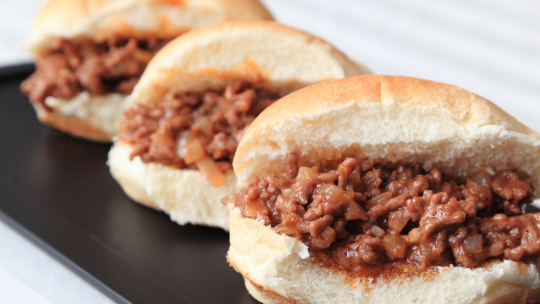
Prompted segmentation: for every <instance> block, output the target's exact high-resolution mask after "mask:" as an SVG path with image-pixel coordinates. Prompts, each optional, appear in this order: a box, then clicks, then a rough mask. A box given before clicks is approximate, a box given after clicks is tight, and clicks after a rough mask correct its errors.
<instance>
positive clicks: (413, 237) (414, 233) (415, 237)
mask: <svg viewBox="0 0 540 304" xmlns="http://www.w3.org/2000/svg"><path fill="white" fill-rule="evenodd" d="M407 237H408V240H409V242H411V243H416V242H418V241H419V240H420V228H413V229H411V231H409V235H408V236H407Z"/></svg>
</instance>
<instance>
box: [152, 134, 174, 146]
mask: <svg viewBox="0 0 540 304" xmlns="http://www.w3.org/2000/svg"><path fill="white" fill-rule="evenodd" d="M150 138H151V139H152V142H154V143H156V144H158V145H161V146H165V147H170V148H172V147H174V141H173V140H172V139H171V138H170V137H169V136H165V135H163V134H161V133H160V132H154V133H152V135H150Z"/></svg>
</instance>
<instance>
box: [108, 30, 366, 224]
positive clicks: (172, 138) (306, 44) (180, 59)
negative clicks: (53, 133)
mask: <svg viewBox="0 0 540 304" xmlns="http://www.w3.org/2000/svg"><path fill="white" fill-rule="evenodd" d="M367 72H368V71H367V70H366V69H365V68H364V67H363V66H361V65H358V64H356V63H354V62H352V61H351V60H349V59H348V58H347V57H345V55H343V54H342V53H340V52H339V51H337V50H336V49H335V48H334V47H332V46H331V45H330V44H328V43H326V42H324V41H322V40H320V39H318V38H316V37H314V36H312V35H309V34H307V33H304V32H301V31H298V30H295V29H292V28H289V27H287V26H284V25H280V24H277V23H274V22H270V21H232V22H226V23H221V24H216V25H212V26H209V27H206V28H201V29H197V30H193V31H191V32H189V33H187V34H185V35H182V36H181V37H178V38H176V39H175V40H174V41H172V42H171V43H169V44H168V45H167V46H166V47H165V48H163V49H162V50H161V51H160V52H159V53H158V54H157V55H156V56H155V57H154V59H152V61H151V62H150V64H149V65H148V67H147V69H146V71H145V72H144V74H143V76H142V77H141V79H140V81H139V83H138V84H137V86H136V87H135V89H134V91H133V94H132V95H131V96H130V97H129V106H128V107H127V109H126V112H125V116H126V119H125V120H123V121H121V122H120V123H119V125H118V127H119V131H120V134H119V136H118V139H119V140H118V142H116V143H115V145H114V146H113V148H112V149H111V151H110V153H109V161H108V164H109V166H110V170H111V173H112V175H113V177H114V178H115V179H116V180H117V181H118V182H119V183H120V185H121V186H122V188H123V189H124V191H125V192H126V194H127V195H128V196H129V197H131V198H132V199H133V200H135V201H136V202H139V203H141V204H144V205H146V206H149V207H152V208H155V209H158V210H162V211H164V212H166V213H168V214H170V216H171V219H172V220H174V221H176V222H178V223H180V224H186V223H192V224H199V225H207V226H214V227H221V228H224V229H228V223H229V219H228V214H229V210H228V208H227V207H226V206H224V205H222V204H221V203H220V200H221V198H223V197H225V196H227V195H230V194H233V193H235V192H236V189H237V188H236V178H235V176H234V174H233V172H232V164H231V163H232V160H233V157H234V154H235V151H236V147H237V144H238V142H239V141H240V138H241V137H242V135H243V134H244V131H245V129H246V127H247V126H249V124H250V123H251V122H252V121H253V119H254V118H255V117H256V116H257V115H258V114H259V113H260V112H262V111H263V110H264V109H265V108H266V107H268V106H269V105H270V104H272V103H273V102H274V101H275V100H277V99H279V98H281V97H282V96H284V95H285V94H287V93H289V92H292V91H294V90H296V89H299V88H301V87H304V86H307V85H310V84H313V83H317V82H321V81H325V80H332V79H336V78H342V77H345V76H352V75H359V74H365V73H367Z"/></svg>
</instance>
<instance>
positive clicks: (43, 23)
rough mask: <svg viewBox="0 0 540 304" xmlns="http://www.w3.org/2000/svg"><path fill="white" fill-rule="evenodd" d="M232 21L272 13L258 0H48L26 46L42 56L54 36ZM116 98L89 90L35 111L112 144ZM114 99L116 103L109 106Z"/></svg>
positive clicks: (162, 32)
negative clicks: (48, 107)
mask: <svg viewBox="0 0 540 304" xmlns="http://www.w3.org/2000/svg"><path fill="white" fill-rule="evenodd" d="M230 19H270V20H271V19H272V16H271V15H270V13H268V11H267V10H266V9H265V8H264V6H263V5H262V4H261V3H260V2H259V1H257V0H49V1H46V2H45V3H44V4H43V6H42V7H41V9H40V11H39V12H38V14H37V16H36V18H35V20H34V24H33V27H32V30H31V32H30V36H29V38H28V41H27V43H26V46H27V48H28V49H30V50H31V51H32V53H33V55H34V57H35V58H36V60H39V58H40V57H41V56H42V55H43V54H46V53H47V51H48V50H49V49H50V48H51V44H52V42H53V39H52V38H54V37H64V38H67V39H76V38H79V37H88V38H91V39H93V40H94V41H96V42H103V41H106V40H107V38H108V37H109V36H110V35H112V34H117V35H121V36H124V37H140V38H144V37H149V36H150V37H159V38H171V37H175V36H177V35H180V34H183V33H185V32H187V31H189V30H191V29H194V28H198V27H202V26H206V25H209V24H212V23H216V22H221V21H224V20H230ZM81 96H82V97H81ZM118 97H119V94H108V95H105V96H97V97H96V96H90V95H89V94H88V92H86V91H85V92H82V93H81V94H79V95H78V96H76V97H74V98H73V99H71V100H64V101H61V102H56V104H57V105H62V107H61V108H68V110H67V111H66V110H65V109H59V108H58V107H53V108H54V109H55V111H54V112H46V111H44V109H43V108H41V107H39V106H37V107H36V111H37V114H38V119H39V120H40V121H41V122H42V123H44V124H47V125H50V126H52V127H54V128H56V129H59V130H61V131H63V132H66V133H68V134H71V135H74V136H77V137H82V138H86V139H89V140H93V141H98V142H111V140H112V137H113V136H114V135H116V130H115V128H114V125H115V123H116V122H117V121H118V120H120V119H121V118H122V111H117V110H118V108H119V105H120V103H121V104H123V101H121V102H120V103H119V100H118ZM122 98H125V96H122ZM49 99H54V98H49ZM110 100H113V101H111V102H112V104H108V102H109V101H110ZM81 101H84V102H81ZM66 112H67V113H66Z"/></svg>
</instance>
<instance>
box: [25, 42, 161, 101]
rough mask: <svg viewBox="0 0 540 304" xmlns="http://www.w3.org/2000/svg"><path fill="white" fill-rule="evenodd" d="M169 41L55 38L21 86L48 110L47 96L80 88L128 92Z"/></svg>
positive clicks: (69, 94)
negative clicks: (97, 40) (96, 41)
mask: <svg viewBox="0 0 540 304" xmlns="http://www.w3.org/2000/svg"><path fill="white" fill-rule="evenodd" d="M168 41H170V39H157V38H148V39H135V38H131V39H127V38H121V37H116V36H111V37H110V38H109V41H108V42H106V43H95V42H93V41H92V40H90V39H88V38H80V39H77V40H74V41H71V40H67V39H63V38H55V39H54V40H53V47H52V50H50V51H49V52H48V53H47V54H45V55H44V56H43V57H41V58H39V59H38V60H37V63H36V67H37V69H36V71H35V72H34V73H33V74H32V75H30V77H28V79H26V80H25V81H24V82H23V83H22V84H21V90H22V92H23V93H24V94H26V95H28V97H29V99H30V101H31V102H32V103H36V104H40V105H42V106H43V107H44V108H45V109H47V110H51V109H50V108H49V107H48V106H47V104H46V103H45V99H46V98H47V97H48V96H52V97H57V98H61V99H71V98H73V97H75V96H76V95H77V94H79V93H81V92H83V91H88V92H89V93H90V95H92V96H101V95H104V94H107V93H121V94H124V95H129V94H130V93H131V91H132V90H133V87H134V86H135V84H137V82H138V81H139V77H140V76H141V75H142V73H143V71H144V69H145V68H146V66H147V64H148V62H149V61H150V59H152V57H154V54H155V53H156V52H157V51H159V50H160V49H161V48H162V47H163V46H164V45H165V44H166V43H167V42H168Z"/></svg>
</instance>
